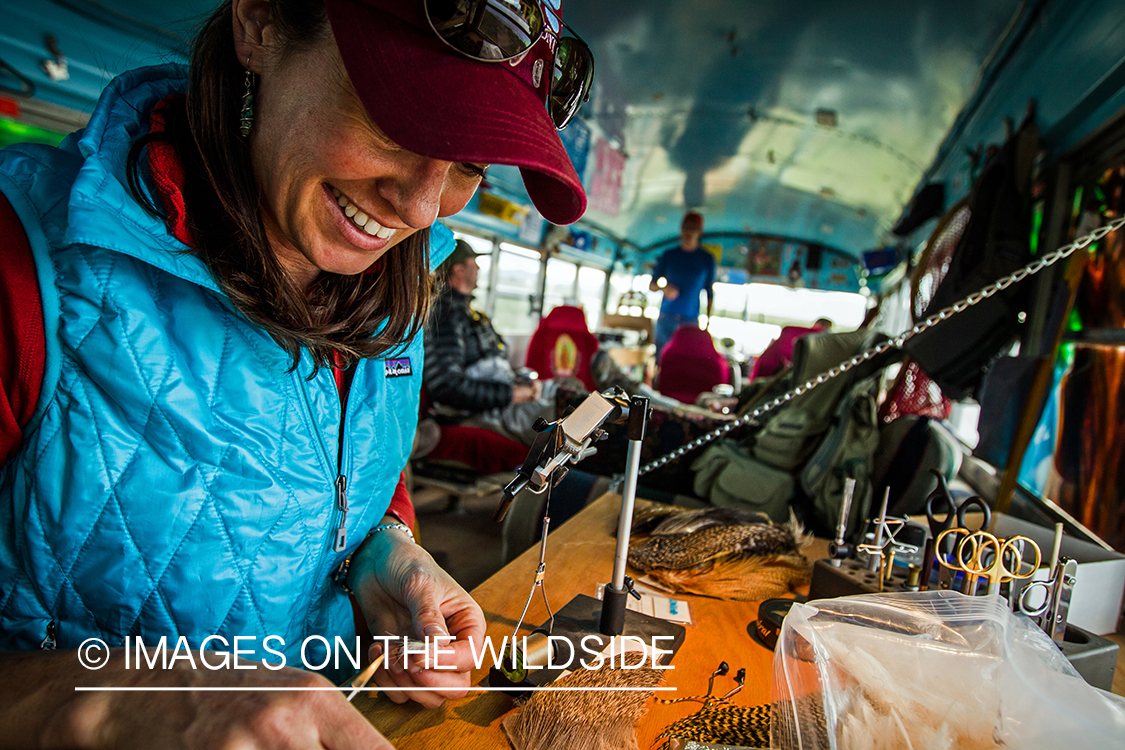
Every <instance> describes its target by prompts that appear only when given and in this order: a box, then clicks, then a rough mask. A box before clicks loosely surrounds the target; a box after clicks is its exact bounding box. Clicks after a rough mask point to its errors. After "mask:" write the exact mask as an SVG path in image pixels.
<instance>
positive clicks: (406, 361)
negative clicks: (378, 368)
mask: <svg viewBox="0 0 1125 750" xmlns="http://www.w3.org/2000/svg"><path fill="white" fill-rule="evenodd" d="M383 366H384V367H385V368H386V375H387V377H388V378H398V377H402V376H403V375H413V374H414V371H413V370H411V369H410V357H402V358H400V359H387V360H383Z"/></svg>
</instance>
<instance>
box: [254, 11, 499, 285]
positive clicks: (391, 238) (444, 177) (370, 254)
mask: <svg viewBox="0 0 1125 750" xmlns="http://www.w3.org/2000/svg"><path fill="white" fill-rule="evenodd" d="M267 37H268V35H267ZM267 41H268V39H267ZM276 49H277V47H276V46H270V45H267V46H266V48H265V50H264V51H263V52H262V53H261V54H262V57H261V67H260V72H261V79H260V83H259V86H258V91H257V95H256V97H255V102H254V104H255V112H254V125H253V130H252V131H251V134H250V151H251V158H252V160H253V163H254V171H255V174H256V175H257V178H258V182H259V185H260V187H261V190H262V198H263V205H262V213H263V219H264V221H265V226H266V232H267V233H268V235H269V237H270V241H271V243H272V245H273V247H274V250H275V251H276V252H277V256H278V259H279V260H280V261H281V263H282V265H283V266H285V268H286V269H287V270H288V271H289V272H290V273H291V274H293V276H294V278H295V280H296V281H297V283H299V284H300V285H302V286H307V285H308V284H309V283H310V282H312V280H313V279H315V278H316V276H317V274H319V273H320V272H321V271H329V272H332V273H338V274H357V273H361V272H363V271H365V270H366V269H367V268H369V267H370V266H371V264H372V263H374V262H375V261H376V260H377V259H378V258H380V257H381V256H382V255H383V254H384V253H386V252H387V251H388V250H391V248H393V247H394V246H395V245H397V244H399V243H401V242H402V241H403V240H405V239H406V238H407V237H409V236H410V235H412V234H414V233H415V232H417V231H418V230H419V229H424V228H426V227H428V226H430V225H431V224H433V223H434V221H435V220H436V219H437V218H438V217H441V216H449V215H451V214H454V213H457V212H458V211H460V210H461V209H462V208H464V207H465V204H466V203H468V202H469V199H470V198H471V197H472V195H473V192H474V191H475V190H476V189H477V187H478V186H479V185H480V182H481V178H482V176H483V168H484V165H473V164H456V163H451V162H447V161H439V160H437V159H430V158H427V157H424V156H420V155H418V154H415V153H412V152H410V151H407V150H405V149H403V148H400V147H399V146H397V145H396V144H395V143H393V142H392V141H390V140H389V139H388V138H387V137H386V136H385V135H383V134H382V133H381V132H380V131H379V129H378V128H377V127H376V126H375V124H374V123H372V122H371V120H370V119H369V118H368V116H367V112H366V110H365V109H364V107H363V103H362V102H361V101H360V100H359V97H358V96H357V95H356V93H355V90H354V89H353V88H352V85H351V82H350V81H349V79H348V76H347V73H346V71H345V69H344V63H343V61H342V60H341V59H340V54H339V52H338V50H337V49H336V44H335V42H334V41H333V39H332V36H331V33H329V32H327V31H326V32H325V33H324V34H323V35H322V36H321V39H320V41H318V42H317V43H316V44H315V45H313V46H312V47H311V48H309V49H303V50H300V51H297V52H293V53H290V54H289V55H286V56H282V55H279V54H277V53H275V52H273V51H272V50H276ZM254 67H255V68H258V67H259V66H258V65H255V66H254Z"/></svg>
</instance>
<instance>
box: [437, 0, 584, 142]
mask: <svg viewBox="0 0 1125 750" xmlns="http://www.w3.org/2000/svg"><path fill="white" fill-rule="evenodd" d="M560 2H561V0H542V2H538V1H536V2H528V1H527V0H424V5H425V9H426V20H427V21H429V24H430V28H432V29H433V30H434V33H435V34H437V35H438V38H439V39H441V40H442V41H443V42H445V43H446V44H448V45H449V46H450V47H452V48H453V49H455V50H457V51H458V52H460V53H461V54H463V55H465V56H466V57H469V58H471V59H473V60H480V61H482V62H507V61H510V60H514V59H516V58H518V57H519V56H520V55H523V54H525V53H527V51H528V50H530V49H531V48H532V47H533V46H534V45H535V44H536V42H538V41H539V40H540V39H542V38H544V37H549V38H551V39H552V41H553V42H554V44H553V45H552V47H553V49H554V59H553V62H552V65H551V83H550V94H549V96H548V99H547V112H548V113H549V114H550V116H551V121H552V122H554V124H555V127H556V128H558V129H560V130H561V129H562V128H564V127H566V125H567V123H569V122H570V121H571V120H572V119H573V118H574V115H576V114H577V113H578V110H579V109H580V108H581V107H582V105H583V103H585V102H586V101H587V100H589V98H590V87H591V85H592V84H593V80H594V56H593V54H592V53H591V52H590V48H589V47H588V46H587V45H586V43H585V42H584V41H582V39H581V38H580V37H579V36H578V34H576V33H575V32H574V30H573V29H571V28H570V27H569V26H567V25H566V23H565V22H563V20H562V18H561V17H560V16H559V13H558V9H559V5H560ZM563 29H566V30H567V31H568V32H569V33H570V34H571V36H562V30H563Z"/></svg>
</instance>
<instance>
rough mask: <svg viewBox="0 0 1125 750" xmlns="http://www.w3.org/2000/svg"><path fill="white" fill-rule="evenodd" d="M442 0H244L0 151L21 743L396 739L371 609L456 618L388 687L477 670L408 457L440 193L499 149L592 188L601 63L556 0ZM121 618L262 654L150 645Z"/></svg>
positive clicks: (1, 612) (11, 573)
mask: <svg viewBox="0 0 1125 750" xmlns="http://www.w3.org/2000/svg"><path fill="white" fill-rule="evenodd" d="M501 5H502V6H503V10H504V12H503V13H501V12H500V11H501V8H500V6H501ZM555 5H557V3H555ZM445 6H446V4H444V3H441V2H437V0H434V1H433V2H423V1H422V0H418V1H417V2H399V1H397V0H233V2H229V3H226V4H224V5H223V6H222V7H220V8H219V9H218V10H217V11H216V12H215V13H214V14H213V15H212V16H211V18H210V19H209V20H208V21H207V23H206V24H205V26H204V27H203V29H202V31H201V33H200V34H199V36H198V38H197V41H196V43H195V45H194V49H193V54H192V60H191V67H190V69H185V68H183V67H182V66H177V65H166V66H161V67H154V68H144V69H140V70H135V71H131V72H128V73H125V74H124V75H122V76H120V77H118V78H117V79H115V80H114V81H113V82H112V83H111V84H110V85H109V87H108V88H107V89H106V91H105V92H104V93H103V95H102V97H101V99H100V101H99V103H98V105H97V108H96V109H95V111H94V114H93V116H92V117H91V119H90V122H89V125H88V126H87V127H86V129H85V130H83V131H79V132H78V133H76V134H74V135H72V136H69V137H68V138H67V139H66V140H65V141H64V142H63V143H62V145H61V146H60V147H59V148H52V147H49V146H42V145H30V144H23V145H17V146H13V147H11V148H9V149H6V150H4V151H2V152H0V240H3V241H4V244H3V246H4V248H5V253H6V257H5V262H4V263H3V264H0V293H2V294H0V310H3V311H4V313H3V315H0V364H2V366H0V507H3V508H5V509H6V510H5V512H3V513H0V678H2V679H0V726H4V727H5V729H6V731H5V732H4V733H2V736H0V747H6V746H8V744H9V743H10V744H11V745H12V746H17V747H23V746H29V745H42V746H66V747H90V746H110V747H130V746H145V747H152V746H157V747H200V748H211V747H219V746H231V745H237V746H238V747H247V748H249V747H314V748H315V747H323V746H328V747H333V748H345V749H346V748H371V747H389V745H388V744H387V743H386V741H385V740H383V739H382V738H381V737H380V736H379V734H378V732H376V731H375V729H373V728H372V727H371V726H370V724H369V723H368V722H367V721H366V720H364V719H363V717H362V716H360V714H359V713H357V712H356V711H355V710H354V709H353V708H351V706H350V705H349V704H348V703H347V701H345V700H344V699H343V696H342V695H341V694H339V693H335V692H331V684H332V683H330V682H328V681H326V679H325V677H329V678H332V680H333V681H338V679H339V678H340V677H341V676H343V675H342V673H343V671H344V670H346V669H347V665H345V664H339V663H336V665H335V666H328V667H325V666H324V665H329V664H330V663H331V660H330V659H329V656H330V654H329V653H328V650H327V644H328V643H330V642H335V639H338V638H342V639H343V642H344V643H347V644H349V646H348V650H349V652H355V651H358V649H356V648H352V646H351V644H352V643H356V642H357V638H358V637H359V633H358V632H357V625H356V623H357V622H358V623H360V627H359V631H362V630H363V629H364V628H366V629H367V630H370V632H371V633H373V634H375V635H377V636H393V637H396V638H397V637H412V638H426V637H435V636H452V637H453V639H454V643H453V645H452V656H451V657H450V658H448V659H444V660H443V667H448V666H449V665H453V666H454V667H455V668H454V669H448V668H444V669H442V670H441V671H437V670H436V669H434V668H432V665H430V666H427V665H424V664H421V663H419V664H411V665H409V669H406V668H404V665H403V664H402V663H401V662H400V663H397V664H392V665H391V666H390V667H389V668H387V667H384V668H382V669H379V670H378V671H377V672H376V673H375V676H374V680H375V682H376V683H377V684H378V685H379V686H380V687H381V688H382V689H383V692H384V693H385V694H386V695H388V696H389V697H390V698H391V699H392V700H395V701H398V702H405V701H406V700H408V699H412V700H415V701H417V702H419V703H421V704H423V705H425V706H429V707H433V706H437V705H439V704H441V703H442V702H443V701H444V700H445V699H447V698H450V697H459V696H461V695H464V693H465V690H466V688H467V687H468V679H469V677H468V675H469V667H470V666H471V662H472V659H471V655H472V651H471V644H472V643H473V642H474V641H475V640H479V638H480V637H481V636H482V635H483V632H484V622H483V616H482V614H481V611H480V608H479V607H478V606H477V605H476V604H475V603H474V602H473V601H472V599H471V598H470V597H469V596H468V594H467V593H466V592H465V591H464V590H463V589H461V588H460V587H459V586H458V585H457V584H456V583H455V582H454V581H453V579H452V578H450V577H449V576H448V575H447V574H446V573H445V572H444V571H442V570H441V569H440V568H439V567H438V566H437V565H436V564H435V562H434V561H433V559H432V558H431V557H430V556H429V555H428V554H427V553H426V552H425V551H424V550H422V548H421V547H419V546H417V545H415V544H414V542H413V538H412V534H411V530H410V525H411V522H412V520H413V509H412V508H411V505H410V500H409V497H408V496H407V495H406V492H405V484H404V482H403V481H402V478H401V473H402V469H403V467H404V466H405V464H406V462H407V460H408V458H409V455H410V451H411V447H412V441H413V437H414V431H415V426H416V422H417V415H418V408H419V399H418V390H419V386H420V382H421V374H422V373H421V370H422V368H421V355H422V352H421V340H420V338H421V337H420V336H418V335H417V334H418V333H419V328H420V326H421V324H422V322H423V321H424V318H425V314H426V310H427V306H428V304H429V302H428V300H429V285H430V274H429V269H430V267H431V265H436V264H437V263H438V262H440V261H441V260H442V259H443V258H444V257H445V256H446V255H447V254H448V253H449V251H450V249H451V248H452V238H451V235H450V232H449V230H448V229H446V228H445V227H443V226H441V225H440V224H437V223H436V222H437V220H438V219H439V218H441V217H444V216H448V215H450V214H452V213H455V212H457V211H459V210H460V209H462V208H463V207H464V206H465V205H466V203H467V202H468V201H469V199H470V198H471V197H472V195H473V193H474V192H475V191H476V189H477V187H478V186H479V185H480V182H481V179H482V177H483V175H484V170H485V169H486V167H487V166H488V165H489V164H493V163H500V164H509V165H514V166H518V167H520V168H521V170H522V171H523V175H524V179H525V183H526V185H527V189H528V192H529V194H530V195H531V197H532V199H533V200H534V201H535V203H536V205H537V207H538V209H539V211H540V212H541V213H542V214H543V215H544V216H545V217H547V218H548V219H550V220H551V221H554V222H556V223H567V222H571V221H574V220H575V219H577V218H578V217H579V216H580V215H581V214H582V212H583V210H584V208H585V201H586V199H585V195H584V193H583V191H582V187H581V184H580V182H579V180H578V177H577V176H576V175H575V173H574V169H573V167H572V166H571V164H570V160H569V158H568V157H567V155H566V152H565V150H564V149H563V146H562V143H561V141H560V140H559V137H558V135H557V133H556V125H559V124H562V123H563V122H565V120H566V119H567V118H568V117H570V116H572V115H573V114H574V109H575V108H576V106H577V104H580V103H581V101H582V100H583V99H584V98H585V96H584V90H583V87H586V88H588V86H589V72H590V70H591V68H590V66H591V65H592V61H591V60H589V59H588V55H587V56H586V57H585V58H584V57H583V55H582V54H580V53H581V50H582V49H584V47H583V46H582V45H581V44H580V43H578V45H579V46H575V44H576V42H575V41H573V40H572V41H569V42H568V43H567V46H566V49H567V54H566V55H565V56H563V55H559V54H557V50H558V49H561V47H560V42H559V40H558V33H559V28H560V25H559V24H553V25H552V24H543V23H542V21H541V19H542V16H543V14H544V13H545V12H546V10H545V6H542V5H541V4H540V3H534V2H532V3H521V5H520V8H522V9H523V11H522V15H521V14H520V13H513V12H512V11H511V8H508V6H507V4H497V3H494V2H492V0H477V1H476V2H469V3H460V4H459V6H464V7H468V6H472V7H473V9H474V10H473V13H472V14H471V16H472V17H473V18H474V19H479V18H480V17H481V16H482V15H483V16H484V17H486V18H489V19H491V21H492V22H493V23H492V24H491V25H486V26H485V27H482V28H496V26H495V24H496V23H499V24H501V25H507V26H509V27H514V31H516V32H519V33H512V34H507V35H501V36H500V37H499V38H497V39H490V40H483V39H476V37H479V36H480V35H481V33H482V32H481V31H480V30H479V29H478V27H476V26H474V25H470V24H468V23H467V21H466V20H465V19H462V21H461V22H459V21H458V17H456V16H453V17H446V16H442V18H443V23H442V24H441V25H440V29H441V30H440V31H439V30H438V28H439V27H438V26H436V25H434V24H433V22H432V18H430V17H429V15H428V14H430V13H432V12H433V11H435V10H447V8H446V7H445ZM552 12H554V11H552ZM466 18H468V17H467V16H466ZM474 39H475V42H479V43H483V42H484V41H489V43H492V44H493V45H494V46H497V47H498V48H502V51H503V52H504V59H503V60H497V59H481V57H480V56H479V55H478V54H476V53H475V52H474V49H476V48H477V47H479V46H480V45H479V44H477V45H476V47H474V46H473V44H470V42H473V40H474ZM521 39H522V40H523V41H522V42H521V41H520V40H521ZM513 45H522V46H518V47H513ZM576 50H577V51H578V54H576ZM517 58H518V62H515V63H511V62H509V61H511V60H516V59H517ZM582 66H585V67H582ZM544 71H554V74H547V75H545V74H544ZM558 82H561V83H559V86H558V87H554V84H555V83H558ZM576 86H577V88H576ZM431 255H432V256H433V257H432V258H431ZM13 290H14V291H13ZM9 362H14V363H18V367H17V368H15V369H12V368H8V367H7V363H9ZM33 519H34V520H33ZM353 607H354V608H353ZM130 642H131V643H133V644H134V645H136V644H142V645H147V646H149V647H152V646H153V644H159V643H165V644H171V643H175V644H177V649H179V644H187V646H189V647H190V648H192V649H207V648H208V644H212V645H211V648H214V644H215V643H226V644H233V648H234V649H235V656H236V657H245V658H242V659H241V661H242V662H243V665H242V666H241V667H238V666H237V665H232V666H231V667H230V668H226V667H220V668H215V669H212V668H210V667H208V668H206V669H195V668H194V665H195V664H196V663H199V664H210V663H212V662H214V661H215V660H211V661H210V662H209V661H208V660H207V659H204V658H200V659H199V660H198V662H196V661H195V660H193V659H191V658H190V657H189V658H185V656H184V654H179V658H173V659H172V660H171V664H170V666H169V667H168V668H167V669H157V670H152V669H149V670H145V669H143V668H142V669H140V670H138V668H137V667H138V665H139V662H136V660H134V662H135V663H134V665H133V666H132V667H130V662H129V660H128V658H127V656H126V654H125V652H124V651H122V650H121V648H120V647H122V646H127V645H128V644H129V643H130ZM247 644H250V645H249V646H248V645H247ZM364 645H365V646H367V645H370V641H369V642H367V643H366V644H364ZM40 649H47V650H51V651H54V652H55V653H41V652H40V651H39V650H40ZM364 651H365V652H366V654H367V656H368V658H374V656H376V655H377V652H378V646H377V645H376V646H371V648H370V649H367V648H365V649H364ZM96 653H100V654H102V655H103V656H104V655H105V654H108V658H107V659H99V660H97V663H96V664H93V665H92V666H91V665H90V660H91V657H92V655H94V654H96ZM146 653H147V652H146ZM176 653H178V651H177V652H176ZM174 656H175V654H174ZM279 657H280V660H281V665H279V664H278V658H279ZM83 659H86V661H85V662H83V661H82V660H83ZM254 660H260V661H254ZM237 661H238V659H237V658H236V659H235V662H237ZM394 661H396V660H392V662H394ZM189 664H191V665H193V666H192V667H189V666H188V665H189ZM284 664H289V665H296V664H306V665H309V664H314V665H321V666H318V667H312V668H314V669H324V671H325V675H324V676H319V675H314V674H312V673H310V672H304V671H300V670H297V669H295V668H293V666H289V667H285V666H284ZM90 669H96V670H97V671H89V670H90ZM263 670H265V671H263ZM76 687H83V688H90V689H91V690H92V692H91V691H77V690H75V688H76ZM123 687H127V688H128V690H124V691H121V690H119V689H120V688H123ZM262 687H269V688H273V689H274V690H277V688H283V689H284V690H290V689H297V690H311V692H306V693H304V694H300V695H299V694H297V693H295V692H284V691H283V692H273V691H266V690H256V688H262ZM230 689H237V690H238V691H239V693H238V696H239V697H238V698H237V699H235V700H231V699H230V695H229V694H228V693H223V692H220V691H223V690H230ZM99 691H106V692H99Z"/></svg>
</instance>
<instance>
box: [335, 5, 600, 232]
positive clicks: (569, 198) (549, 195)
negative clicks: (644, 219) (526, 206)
mask: <svg viewBox="0 0 1125 750" xmlns="http://www.w3.org/2000/svg"><path fill="white" fill-rule="evenodd" d="M324 5H325V8H326V9H327V10H328V19H329V21H330V22H331V24H332V33H333V35H334V36H335V38H336V46H337V47H339V49H340V56H341V57H342V58H343V60H344V67H345V68H346V69H347V71H348V77H349V78H350V79H351V82H352V86H354V87H355V90H356V92H357V93H358V94H359V98H360V99H361V100H362V101H363V104H364V107H366V108H367V114H368V115H369V116H370V117H371V119H372V121H374V122H375V124H376V125H378V126H379V129H380V130H382V131H383V132H384V133H386V135H387V136H388V137H389V138H390V139H391V140H393V141H394V142H395V143H397V144H398V145H400V146H402V147H403V148H405V149H408V150H410V151H413V152H415V153H418V154H422V155H423V156H428V157H430V158H432V159H443V160H446V161H455V162H472V163H479V164H511V165H514V166H517V167H519V168H520V172H521V174H522V175H523V182H524V186H525V187H526V188H527V194H528V195H529V196H530V197H531V200H532V202H533V203H534V204H535V207H536V208H537V209H538V210H539V213H541V214H542V215H543V216H544V218H546V219H547V220H548V221H550V222H551V223H553V224H570V223H571V222H574V221H577V220H578V218H579V217H580V216H582V213H583V212H584V211H585V210H586V193H585V191H584V190H583V189H582V182H581V180H579V178H578V175H577V174H576V173H575V171H574V165H573V164H572V163H571V161H570V157H569V156H568V155H567V153H566V149H565V148H563V145H562V141H561V140H560V139H559V134H558V131H557V130H555V126H554V123H553V122H552V121H551V117H550V115H548V114H547V109H546V105H545V102H546V99H547V90H548V86H549V85H550V79H551V70H552V60H553V54H554V48H555V45H556V44H557V40H556V39H555V38H554V37H552V36H551V35H550V34H544V35H543V37H542V38H541V39H540V40H539V41H538V42H536V43H535V45H534V46H533V47H532V48H531V49H530V50H529V51H528V53H527V54H526V55H524V56H522V57H520V58H517V59H516V60H513V61H504V62H481V61H477V60H472V59H470V58H468V57H465V56H463V55H461V54H460V53H459V52H457V51H455V50H453V49H452V48H450V47H449V46H447V45H446V44H445V42H443V41H442V40H441V39H439V38H438V36H437V34H436V33H435V32H434V31H433V29H432V28H431V27H430V24H429V21H427V19H426V11H425V8H424V7H423V0H324ZM537 61H541V62H538V65H536V63H537ZM544 70H545V71H546V72H545V73H544Z"/></svg>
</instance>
